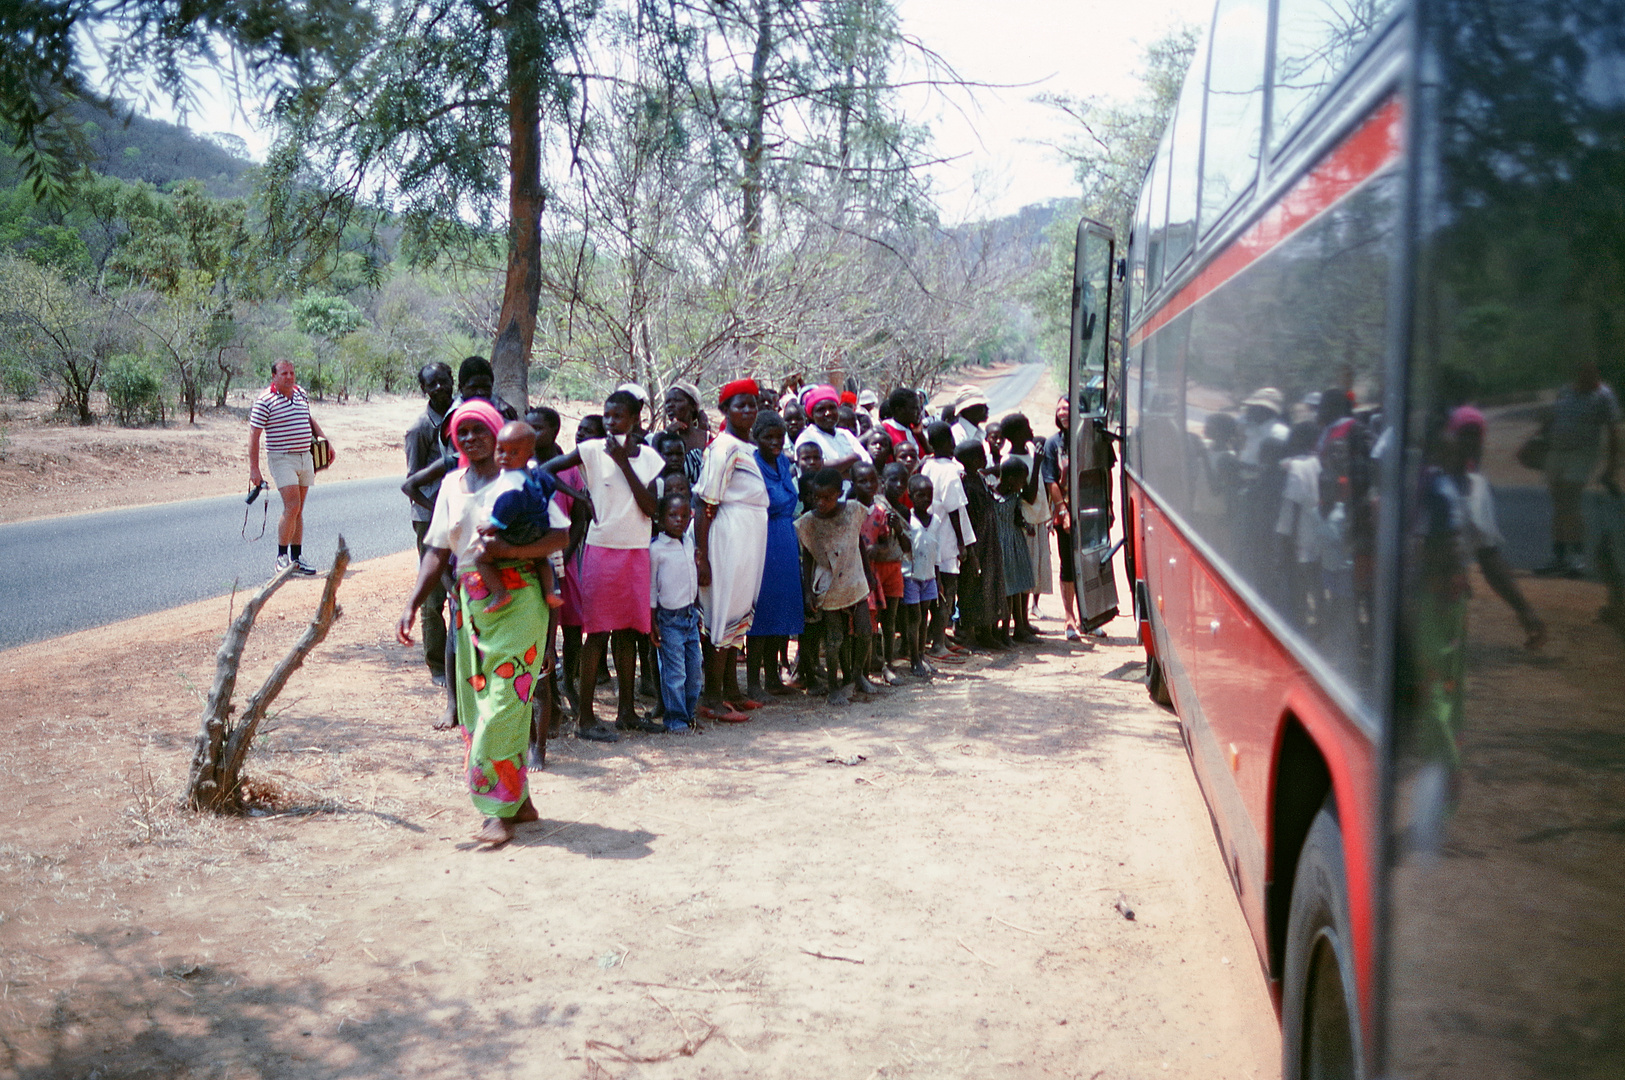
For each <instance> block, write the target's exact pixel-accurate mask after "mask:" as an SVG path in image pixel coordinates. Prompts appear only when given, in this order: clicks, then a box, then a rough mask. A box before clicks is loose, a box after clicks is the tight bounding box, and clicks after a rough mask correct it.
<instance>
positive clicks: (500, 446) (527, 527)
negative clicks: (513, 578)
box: [474, 420, 581, 614]
mask: <svg viewBox="0 0 1625 1080" xmlns="http://www.w3.org/2000/svg"><path fill="white" fill-rule="evenodd" d="M535 449H536V431H535V429H534V428H532V427H531V426H530V425H529V424H527V423H525V422H524V421H523V420H510V421H509V422H508V423H506V424H504V425H503V426H502V430H501V431H499V432H497V451H496V459H497V465H499V466H500V467H501V469H502V471H503V473H504V474H510V473H517V474H518V475H519V477H520V479H519V482H518V484H517V485H516V486H514V487H513V488H512V489H511V490H508V491H504V492H503V493H502V494H501V495H498V496H497V498H496V502H495V503H493V504H492V506H491V519H490V521H488V522H487V523H486V525H485V527H484V528H482V529H481V530H480V532H481V533H483V534H484V535H486V536H498V537H501V538H502V539H503V540H506V541H507V542H508V543H510V544H514V545H517V546H519V547H524V546H525V545H527V544H534V543H535V542H536V541H538V540H540V539H541V538H542V535H543V534H544V533H546V532H547V531H548V530H549V529H550V528H551V527H552V522H551V521H550V520H549V515H548V507H549V503H550V502H551V500H552V498H553V492H554V491H557V490H559V489H561V488H562V489H563V490H564V492H565V493H566V494H568V495H571V496H573V497H577V498H579V497H580V495H581V493H580V492H579V491H576V490H574V489H573V488H571V487H570V486H569V485H568V484H560V483H559V482H558V481H556V480H555V479H554V478H553V477H551V476H549V475H548V474H547V473H544V472H542V471H540V470H536V471H534V472H533V471H530V470H529V469H528V468H527V466H528V464H529V462H530V459H531V455H532V454H533V453H534V451H535ZM510 482H511V481H510ZM474 570H475V572H477V573H478V574H479V575H480V582H481V584H483V585H484V586H485V591H486V592H488V593H490V595H491V599H489V600H487V601H486V602H485V612H486V614H490V613H492V612H495V611H501V610H502V609H503V608H505V607H507V606H508V604H509V603H511V602H512V601H513V595H512V594H511V593H509V592H508V585H507V582H505V581H504V580H503V574H502V571H501V569H500V568H499V567H498V566H497V564H496V560H495V559H492V558H490V557H489V556H486V555H481V556H480V557H479V558H477V559H475V560H474ZM536 577H537V578H538V580H539V581H540V583H541V587H542V597H543V599H545V600H546V601H547V606H548V607H550V608H554V609H557V608H559V607H561V606H563V604H564V599H563V597H561V596H560V595H559V590H558V585H557V582H556V581H555V579H554V577H553V563H552V560H551V559H537V560H536Z"/></svg>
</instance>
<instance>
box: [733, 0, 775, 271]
mask: <svg viewBox="0 0 1625 1080" xmlns="http://www.w3.org/2000/svg"><path fill="white" fill-rule="evenodd" d="M774 3H775V0H757V3H756V51H755V53H754V54H753V55H752V56H751V60H750V97H749V101H750V104H749V110H750V111H749V113H748V115H747V118H746V122H745V155H744V156H745V160H744V166H745V170H744V171H745V175H744V176H743V177H742V178H741V180H740V185H739V186H740V189H741V191H742V192H743V195H744V206H743V213H742V214H741V216H740V225H741V226H742V227H743V228H744V231H745V248H746V250H748V251H754V250H755V249H756V247H757V246H758V245H759V244H760V243H761V242H762V153H763V150H764V149H765V147H766V139H765V136H764V134H763V130H764V128H765V126H766V118H767V64H768V61H769V60H771V59H772V57H773V5H774Z"/></svg>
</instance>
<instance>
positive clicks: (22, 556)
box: [0, 364, 1043, 649]
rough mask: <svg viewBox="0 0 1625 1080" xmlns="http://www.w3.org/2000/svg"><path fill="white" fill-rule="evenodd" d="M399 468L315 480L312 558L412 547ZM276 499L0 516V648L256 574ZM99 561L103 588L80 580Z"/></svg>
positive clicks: (1006, 384) (1001, 405) (1009, 403)
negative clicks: (251, 539)
mask: <svg viewBox="0 0 1625 1080" xmlns="http://www.w3.org/2000/svg"><path fill="white" fill-rule="evenodd" d="M1042 374H1043V365H1041V364H1026V365H1023V366H1021V367H1018V368H1016V369H1015V370H1014V371H1012V372H1011V373H1010V374H1009V375H1005V376H1003V377H1001V378H999V379H992V380H989V381H988V382H987V383H986V384H984V386H983V389H984V390H985V391H986V393H987V396H988V400H989V402H990V403H991V407H992V413H993V415H994V416H1001V415H1003V414H1004V413H1006V412H1009V411H1010V410H1012V409H1014V408H1016V406H1018V405H1019V404H1020V403H1021V400H1022V399H1023V398H1024V397H1026V396H1027V393H1028V391H1029V390H1031V389H1032V386H1033V384H1034V383H1035V382H1037V381H1038V378H1039V377H1040V376H1041V375H1042ZM401 479H402V478H401V477H379V478H376V479H372V480H349V481H345V482H343V483H337V484H322V483H318V484H317V485H316V486H315V487H314V488H312V489H311V494H310V502H309V504H308V505H307V507H306V510H305V520H306V522H307V525H306V529H305V559H306V561H308V562H311V563H313V564H314V565H316V566H318V567H320V566H322V565H323V564H326V563H330V562H331V561H332V558H333V549H334V547H335V545H336V544H337V543H338V535H339V533H341V532H342V533H343V534H344V538H345V540H347V541H348V542H349V544H350V552H351V555H352V557H353V558H355V559H357V560H359V559H371V558H375V557H377V556H380V555H391V554H394V553H395V552H397V551H404V550H406V549H407V548H409V547H411V546H412V527H411V525H410V524H408V521H407V510H406V497H405V496H403V495H402V494H401V491H400V486H401ZM269 502H270V507H271V510H270V520H269V522H268V523H267V525H266V532H265V536H264V537H263V538H262V539H261V540H259V541H258V542H256V543H244V541H243V539H242V536H241V530H242V524H243V500H242V497H241V496H237V495H226V496H221V497H219V498H214V499H194V500H191V501H188V502H178V503H163V504H160V505H157V506H141V507H135V508H133V509H127V510H107V511H102V512H100V513H94V514H76V515H74V516H72V517H62V518H49V519H46V520H43V521H27V522H21V523H19V524H15V525H0V611H3V612H5V618H4V619H0V649H6V648H11V647H13V646H16V645H25V644H27V643H28V642H31V641H41V640H44V639H45V638H51V637H56V636H57V635H59V634H68V633H72V632H73V631H75V630H85V629H88V628H90V627H93V626H105V625H106V624H108V623H110V622H117V621H118V620H120V619H129V618H133V617H134V616H137V615H145V614H148V613H149V612H153V611H163V610H166V609H168V608H172V607H177V606H179V605H181V604H188V603H191V602H192V601H194V600H205V599H208V598H209V597H211V596H222V595H224V594H226V593H228V592H230V591H231V589H232V584H233V582H235V583H237V585H238V587H239V588H249V587H252V586H255V585H257V584H259V583H260V582H262V581H264V580H265V579H266V578H268V577H270V576H271V572H272V563H273V562H274V561H275V559H276V519H277V514H278V512H279V511H280V509H281V503H280V502H279V501H278V500H277V499H276V497H275V495H271V496H270V498H269ZM260 515H261V510H260V504H259V503H255V504H254V506H253V508H252V512H251V513H250V515H249V522H250V528H249V535H250V536H252V535H254V534H255V533H256V532H258V531H259V522H260ZM92 571H94V572H95V573H96V574H97V580H96V587H90V585H89V583H88V582H86V581H84V580H83V577H84V575H86V574H87V573H90V572H92ZM40 582H50V583H51V585H52V587H51V590H50V593H51V595H52V596H53V597H54V598H55V599H54V601H53V602H44V601H42V598H41V595H40V594H41V590H40V587H39V584H40ZM109 585H110V586H111V587H109Z"/></svg>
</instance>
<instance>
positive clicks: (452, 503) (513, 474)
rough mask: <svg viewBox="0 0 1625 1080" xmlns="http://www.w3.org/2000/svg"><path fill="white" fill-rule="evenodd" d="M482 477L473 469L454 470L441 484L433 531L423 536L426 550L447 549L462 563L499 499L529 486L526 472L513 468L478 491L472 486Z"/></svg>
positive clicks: (430, 527)
mask: <svg viewBox="0 0 1625 1080" xmlns="http://www.w3.org/2000/svg"><path fill="white" fill-rule="evenodd" d="M479 482H480V480H479V476H478V475H477V474H476V473H474V472H473V471H472V470H471V469H469V468H466V467H465V468H461V469H453V470H452V471H451V472H450V473H449V474H447V476H446V479H445V480H444V481H442V482H441V484H440V494H438V495H436V496H435V500H434V516H433V517H431V518H430V519H429V531H428V532H426V533H424V534H423V543H424V546H425V547H436V548H446V549H448V550H449V551H450V552H451V553H452V554H453V555H454V556H456V557H457V561H458V562H463V561H465V560H466V559H467V557H468V552H469V549H470V548H471V547H473V546H474V541H475V540H476V539H478V538H479V531H480V529H481V528H482V527H483V526H485V525H487V524H489V523H490V521H491V510H492V508H493V507H495V506H496V504H497V496H498V495H501V494H502V493H503V492H504V491H514V490H516V489H518V488H522V487H524V486H525V473H524V471H523V470H522V469H509V470H507V471H506V472H501V473H498V474H497V475H496V476H495V477H493V478H492V479H490V480H488V481H486V482H484V484H483V485H482V486H480V487H479V488H477V489H476V490H474V491H470V490H468V486H469V484H471V483H479Z"/></svg>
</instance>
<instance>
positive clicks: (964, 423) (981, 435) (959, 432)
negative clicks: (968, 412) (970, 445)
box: [954, 416, 987, 446]
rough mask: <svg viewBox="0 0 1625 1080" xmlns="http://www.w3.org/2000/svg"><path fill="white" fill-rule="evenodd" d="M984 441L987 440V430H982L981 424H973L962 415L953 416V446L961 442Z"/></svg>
mask: <svg viewBox="0 0 1625 1080" xmlns="http://www.w3.org/2000/svg"><path fill="white" fill-rule="evenodd" d="M986 441H987V432H985V431H983V430H982V428H981V425H979V424H973V423H971V422H970V421H969V420H966V419H965V418H964V417H963V416H960V417H957V418H955V420H954V445H955V446H958V445H959V444H960V443H962V442H986Z"/></svg>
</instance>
